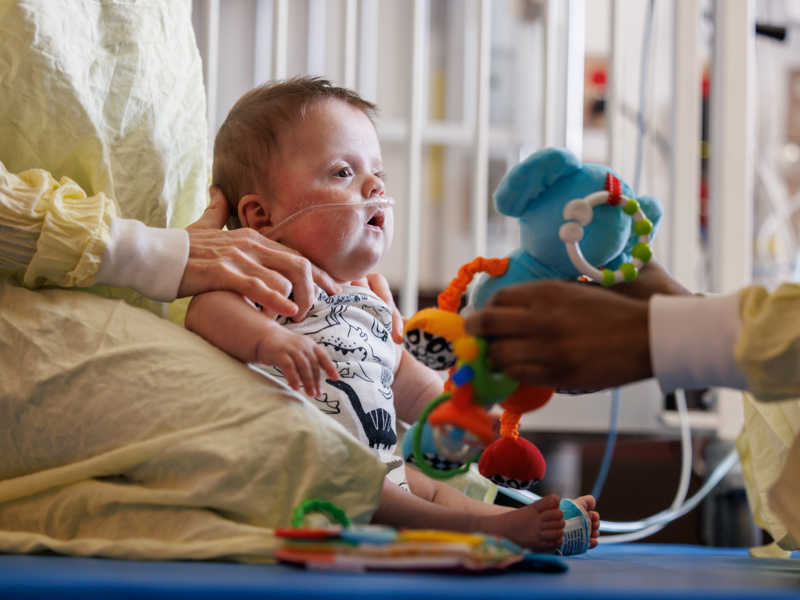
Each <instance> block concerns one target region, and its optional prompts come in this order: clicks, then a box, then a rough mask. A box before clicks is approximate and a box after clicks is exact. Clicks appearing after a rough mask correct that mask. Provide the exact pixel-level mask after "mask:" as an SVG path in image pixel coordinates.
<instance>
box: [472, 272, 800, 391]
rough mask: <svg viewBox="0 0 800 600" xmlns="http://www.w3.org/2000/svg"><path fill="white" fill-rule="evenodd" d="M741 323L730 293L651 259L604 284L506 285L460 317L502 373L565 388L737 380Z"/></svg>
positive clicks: (667, 386) (734, 384)
mask: <svg viewBox="0 0 800 600" xmlns="http://www.w3.org/2000/svg"><path fill="white" fill-rule="evenodd" d="M614 292H618V293H614ZM740 329H741V326H740V321H739V294H734V295H726V296H693V295H687V292H686V290H685V288H683V287H682V286H681V285H680V284H679V283H677V282H676V281H675V280H673V279H672V278H671V276H669V274H668V273H667V272H666V270H664V269H663V267H661V266H660V265H657V264H656V265H655V268H652V269H651V268H648V269H645V270H643V272H642V277H641V280H640V279H637V281H636V282H635V283H632V284H626V285H624V286H614V287H613V288H611V289H610V290H608V289H603V288H600V287H598V286H595V285H581V284H575V283H567V282H563V281H542V282H536V283H527V284H520V285H517V286H509V287H508V288H506V289H504V290H501V291H500V292H499V293H497V294H496V295H495V296H494V297H493V298H492V300H491V301H490V302H489V305H488V306H487V308H486V309H485V310H484V311H480V312H478V313H476V314H474V315H472V316H471V317H469V318H468V319H467V330H468V331H469V332H470V333H472V334H473V335H481V336H483V337H488V338H491V339H492V343H491V345H490V352H489V355H490V359H491V360H492V363H493V364H494V365H495V366H497V367H498V368H500V369H502V370H503V371H504V372H506V374H508V375H509V376H510V377H513V378H515V379H518V380H519V381H522V382H525V383H531V384H538V385H551V386H554V387H558V388H562V389H574V390H582V389H596V388H598V387H613V386H617V385H623V384H626V383H631V382H634V381H638V380H641V379H646V378H648V377H653V376H655V377H656V378H657V379H658V381H659V384H660V386H661V388H662V390H663V391H664V392H671V391H673V390H675V389H677V388H684V389H693V388H699V387H708V386H720V387H731V388H736V389H743V390H746V389H748V381H747V377H746V376H745V373H744V371H743V370H742V368H741V367H740V365H739V363H738V361H737V358H736V356H735V352H734V349H735V347H736V344H737V339H738V337H739V333H740ZM798 331H800V329H798Z"/></svg>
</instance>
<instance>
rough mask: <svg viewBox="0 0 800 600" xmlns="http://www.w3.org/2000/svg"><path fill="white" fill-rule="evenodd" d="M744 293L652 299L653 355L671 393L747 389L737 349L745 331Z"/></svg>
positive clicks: (658, 376)
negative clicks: (742, 316)
mask: <svg viewBox="0 0 800 600" xmlns="http://www.w3.org/2000/svg"><path fill="white" fill-rule="evenodd" d="M739 303H740V301H739V293H738V292H737V293H735V294H730V295H708V296H661V295H656V296H653V298H652V299H651V300H650V316H649V319H650V356H651V358H652V362H653V372H654V374H655V376H656V379H657V380H658V383H659V385H660V386H661V391H662V392H664V393H665V394H667V393H670V392H673V391H675V390H676V389H678V388H681V389H700V388H706V387H727V388H733V389H738V390H747V389H748V384H747V378H746V376H745V373H744V371H743V370H742V369H741V367H740V366H739V365H738V363H737V362H736V359H735V357H734V349H735V346H736V340H737V339H738V337H739V332H740V330H741V322H740V319H739Z"/></svg>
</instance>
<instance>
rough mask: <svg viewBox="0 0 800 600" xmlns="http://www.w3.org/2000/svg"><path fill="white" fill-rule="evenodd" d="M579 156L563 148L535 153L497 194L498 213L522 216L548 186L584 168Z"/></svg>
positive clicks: (504, 181) (512, 172)
mask: <svg viewBox="0 0 800 600" xmlns="http://www.w3.org/2000/svg"><path fill="white" fill-rule="evenodd" d="M580 167H581V163H580V161H579V160H578V159H577V158H575V156H574V155H573V154H572V153H570V152H568V151H567V150H564V149H562V148H546V149H544V150H540V151H539V152H534V153H533V154H531V155H530V156H529V157H528V158H526V159H525V160H524V161H522V162H521V163H519V164H517V165H514V166H513V167H512V168H511V170H510V171H509V172H508V173H506V176H505V177H503V179H502V181H500V185H499V186H497V191H495V193H494V205H495V208H497V212H499V213H500V214H503V215H507V216H509V217H520V216H521V215H523V214H524V213H525V211H526V210H527V207H528V204H529V203H531V202H534V201H535V200H536V199H537V198H538V197H539V196H540V195H541V194H542V192H544V191H545V190H546V189H547V188H549V187H550V186H551V185H553V184H554V183H555V182H556V181H558V180H559V179H561V178H562V177H564V176H566V175H569V174H570V173H572V172H574V171H576V170H578V169H580Z"/></svg>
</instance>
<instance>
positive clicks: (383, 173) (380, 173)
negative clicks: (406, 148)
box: [374, 171, 386, 181]
mask: <svg viewBox="0 0 800 600" xmlns="http://www.w3.org/2000/svg"><path fill="white" fill-rule="evenodd" d="M374 175H375V177H377V178H378V179H380V180H381V181H386V171H376V172H375V173H374Z"/></svg>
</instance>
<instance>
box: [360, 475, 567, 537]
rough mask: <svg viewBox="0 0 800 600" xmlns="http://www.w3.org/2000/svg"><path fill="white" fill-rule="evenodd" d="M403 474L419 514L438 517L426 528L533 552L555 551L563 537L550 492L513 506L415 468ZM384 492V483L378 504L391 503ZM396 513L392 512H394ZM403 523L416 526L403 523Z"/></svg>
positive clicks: (560, 513) (558, 512) (555, 499)
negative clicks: (500, 540)
mask: <svg viewBox="0 0 800 600" xmlns="http://www.w3.org/2000/svg"><path fill="white" fill-rule="evenodd" d="M406 475H407V476H408V484H409V487H410V488H411V491H412V492H413V494H415V495H416V496H417V498H416V499H415V500H417V501H419V502H420V504H417V506H419V507H420V508H422V507H423V505H427V508H424V509H422V510H421V513H425V514H436V515H437V518H438V519H441V520H439V521H438V522H437V521H434V522H433V525H428V526H429V527H430V526H432V527H435V528H438V529H454V530H456V531H466V532H470V531H480V532H483V533H492V534H495V535H500V536H503V537H505V538H508V539H509V540H511V541H513V542H515V543H517V544H519V545H521V546H524V547H525V548H529V549H530V550H533V551H535V552H546V551H551V550H556V549H557V548H558V547H559V546H560V545H561V542H562V539H563V537H564V518H563V517H564V513H563V511H562V510H561V509H560V508H559V507H558V497H556V496H554V495H553V496H546V497H545V498H542V499H541V500H538V501H536V502H534V503H533V504H531V505H529V506H525V507H523V508H519V509H514V508H509V507H507V506H498V505H496V504H487V503H485V502H480V501H479V500H474V499H472V498H469V497H468V496H466V495H464V494H462V493H461V492H459V491H457V490H454V489H453V488H451V487H450V486H449V485H447V484H446V483H444V482H442V481H437V480H434V479H431V478H429V477H427V476H426V475H424V474H422V473H420V472H419V471H416V470H415V469H407V470H406ZM386 492H387V490H386V486H384V497H383V498H382V499H381V505H383V504H384V502H391V500H390V496H389V495H387V493H386ZM406 495H409V496H410V495H411V494H406ZM392 496H394V494H392ZM397 500H399V501H401V502H402V503H403V504H407V503H408V502H410V499H408V498H403V497H402V496H401V497H400V498H396V500H395V501H397ZM581 507H583V505H581ZM395 510H397V509H395ZM379 513H380V508H379ZM376 514H378V513H376ZM384 514H385V513H384ZM397 514H398V513H396V512H395V515H397ZM456 515H468V516H469V518H465V517H464V516H461V517H456V518H454V519H451V517H454V516H456ZM393 516H394V515H393ZM421 517H422V514H417V515H414V518H415V519H420V518H421ZM404 526H406V527H415V526H417V525H411V524H408V523H406V524H405V525H404Z"/></svg>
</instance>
